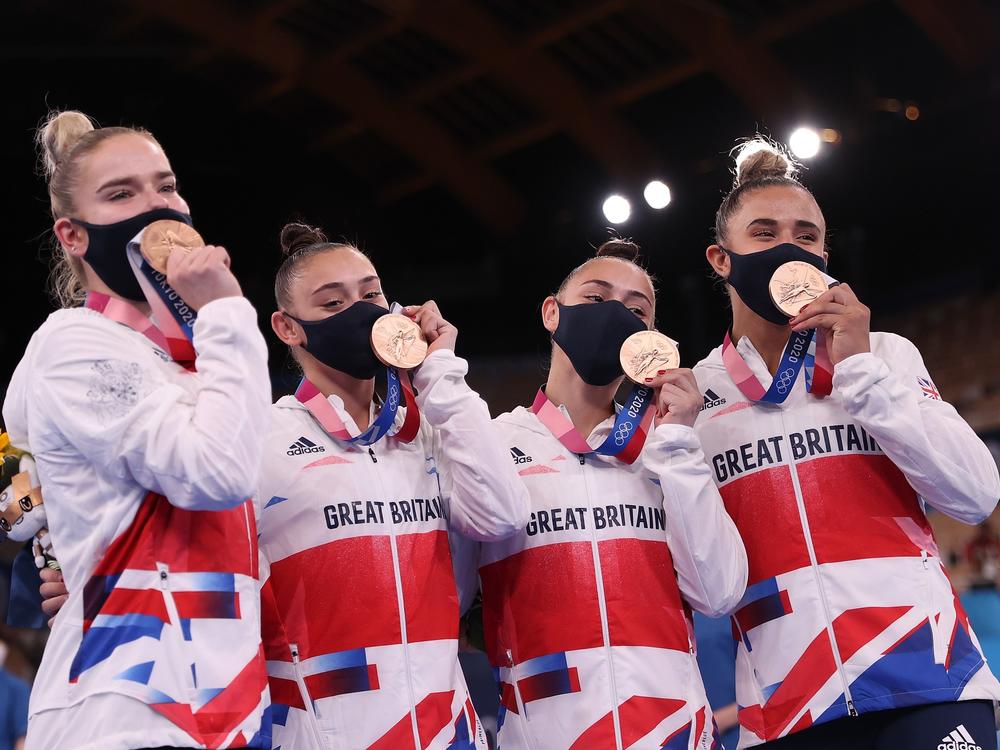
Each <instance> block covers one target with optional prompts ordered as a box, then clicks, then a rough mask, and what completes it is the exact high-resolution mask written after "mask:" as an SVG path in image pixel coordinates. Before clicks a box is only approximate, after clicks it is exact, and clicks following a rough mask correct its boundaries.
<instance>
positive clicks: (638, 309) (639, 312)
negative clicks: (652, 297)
mask: <svg viewBox="0 0 1000 750" xmlns="http://www.w3.org/2000/svg"><path fill="white" fill-rule="evenodd" d="M629 310H631V311H632V312H633V313H635V316H636V317H638V318H645V317H646V311H645V310H643V309H642V308H641V307H630V308H629Z"/></svg>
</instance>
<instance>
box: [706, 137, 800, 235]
mask: <svg viewBox="0 0 1000 750" xmlns="http://www.w3.org/2000/svg"><path fill="white" fill-rule="evenodd" d="M798 173H799V165H798V164H797V163H796V162H795V160H794V159H793V158H792V157H791V156H789V154H788V153H787V152H786V151H785V149H784V148H782V147H781V146H780V145H778V144H777V143H774V142H773V141H770V140H768V139H766V138H764V137H763V136H757V137H756V138H753V139H752V140H748V141H746V142H745V143H743V144H742V145H741V146H739V147H738V149H737V153H736V168H735V170H734V172H733V174H734V179H733V186H732V188H731V189H730V190H729V193H727V194H726V197H725V198H723V199H722V204H721V205H720V206H719V210H718V211H716V212H715V241H716V242H718V243H720V244H723V243H724V242H725V240H726V228H727V225H728V223H729V220H730V219H731V218H732V216H733V214H735V213H736V212H737V211H738V210H739V208H740V203H741V202H742V200H743V196H745V195H746V194H747V193H750V192H752V191H754V190H759V189H760V188H765V187H770V186H771V185H788V186H792V187H797V188H800V189H802V190H805V191H806V192H807V193H809V194H810V195H812V193H811V192H810V190H809V188H807V187H806V186H805V185H803V184H802V183H801V182H799V180H798V176H797V175H798Z"/></svg>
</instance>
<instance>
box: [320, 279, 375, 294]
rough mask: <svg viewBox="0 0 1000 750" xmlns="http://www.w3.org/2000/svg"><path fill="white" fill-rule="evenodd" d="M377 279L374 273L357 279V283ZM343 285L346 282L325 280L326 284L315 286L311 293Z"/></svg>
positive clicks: (341, 287)
mask: <svg viewBox="0 0 1000 750" xmlns="http://www.w3.org/2000/svg"><path fill="white" fill-rule="evenodd" d="M378 280H379V279H378V276H374V275H372V276H365V277H364V278H363V279H360V280H359V281H358V284H368V283H370V282H372V281H378ZM345 286H346V284H344V282H342V281H330V282H327V283H326V284H323V286H320V287H317V288H316V289H314V290H313V292H312V293H313V294H319V293H320V292H324V291H326V290H327V289H343V288H344V287H345Z"/></svg>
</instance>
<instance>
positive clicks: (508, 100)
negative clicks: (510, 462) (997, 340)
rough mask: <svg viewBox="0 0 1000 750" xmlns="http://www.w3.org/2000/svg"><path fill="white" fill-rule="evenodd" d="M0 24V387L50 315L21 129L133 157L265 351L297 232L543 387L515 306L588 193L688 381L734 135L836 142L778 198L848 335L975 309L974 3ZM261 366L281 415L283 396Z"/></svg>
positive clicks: (479, 355) (547, 3) (763, 3)
mask: <svg viewBox="0 0 1000 750" xmlns="http://www.w3.org/2000/svg"><path fill="white" fill-rule="evenodd" d="M0 14H2V24H0V28H2V31H0V34H2V39H3V43H2V53H0V54H2V63H3V70H4V76H3V80H4V96H3V100H4V102H5V106H4V110H5V112H4V115H3V118H2V124H0V127H2V128H3V131H2V133H0V174H2V175H3V183H4V185H5V192H6V199H5V201H4V205H5V208H6V210H5V211H4V219H5V226H4V230H5V231H4V233H5V235H6V237H7V246H6V248H5V250H6V253H7V258H6V261H7V262H6V266H5V267H6V274H5V281H6V283H5V284H4V292H5V302H6V308H7V319H6V324H5V325H4V326H3V327H2V328H0V346H2V352H3V357H2V363H0V368H2V371H0V383H5V382H6V379H7V377H8V375H9V373H10V371H11V370H12V369H13V367H14V365H15V364H16V362H17V361H18V359H19V358H20V356H21V353H22V351H23V348H24V345H25V343H26V341H27V339H28V337H29V335H30V333H31V331H33V330H34V329H35V328H36V327H37V326H38V325H39V323H40V322H41V321H42V320H43V319H44V317H45V316H46V315H47V314H48V312H49V310H50V309H51V305H50V302H49V300H48V299H47V298H46V296H45V293H44V291H43V286H44V279H45V275H46V267H45V265H44V264H43V263H42V262H40V261H39V258H40V256H43V255H44V254H45V252H46V247H47V245H46V238H47V237H48V235H47V229H48V228H49V226H50V224H51V220H50V218H49V216H48V199H47V195H46V191H45V185H44V182H43V180H42V179H41V178H40V177H39V176H38V175H37V173H36V155H35V151H34V147H33V144H32V136H33V130H34V128H35V126H36V125H37V124H38V123H39V121H41V120H42V118H44V116H45V114H46V112H47V110H48V108H59V109H66V108H78V109H81V110H83V111H84V112H86V113H88V114H90V115H92V116H93V117H95V118H96V119H97V120H98V121H99V122H100V123H101V124H102V125H113V124H139V125H143V126H146V127H147V128H149V129H150V130H151V131H152V132H153V133H154V135H155V136H156V137H157V138H158V139H159V140H160V142H161V143H162V144H163V146H164V148H165V149H166V151H167V153H168V155H169V157H170V158H171V160H172V162H173V166H174V168H175V170H176V172H177V174H178V175H179V178H180V185H181V190H182V193H183V195H184V196H185V197H186V199H187V200H188V202H189V203H190V205H191V207H192V211H193V215H194V218H195V223H196V226H197V227H198V229H199V230H200V231H201V233H202V234H203V235H204V236H205V237H206V238H207V239H208V240H210V241H211V242H215V243H219V244H223V245H225V246H226V247H227V248H228V249H229V250H230V252H231V253H232V255H233V257H234V264H235V270H236V273H237V275H238V276H239V278H240V280H241V281H242V283H243V285H244V289H245V291H246V292H247V294H248V295H249V296H250V298H251V299H252V300H253V302H254V303H255V305H256V306H257V308H258V310H259V311H260V313H261V322H262V324H263V325H264V326H265V330H266V331H267V330H269V326H268V324H267V316H268V313H269V312H270V310H271V309H272V304H273V297H272V294H271V283H272V279H273V272H274V270H275V269H276V267H277V265H278V263H279V261H280V256H279V251H278V244H277V237H278V232H279V230H280V228H281V226H282V224H283V223H284V222H285V221H286V220H288V219H290V218H293V217H300V218H304V219H306V220H307V221H310V222H313V223H318V224H321V225H322V226H324V227H325V228H326V229H327V231H328V233H329V234H330V235H331V236H333V237H342V238H346V239H348V240H351V241H355V242H357V243H358V244H359V245H361V246H362V247H363V248H364V249H365V250H366V251H367V252H368V253H369V254H370V255H371V256H372V258H373V260H374V261H375V263H376V265H377V267H378V268H379V270H380V273H381V275H382V277H383V280H384V284H385V287H386V291H387V295H388V296H389V297H390V298H393V299H399V300H402V301H404V302H414V301H418V300H419V301H422V300H424V299H426V298H430V297H433V298H434V299H436V300H438V301H439V303H440V304H441V307H442V309H443V311H444V313H445V314H446V316H447V317H448V318H450V319H451V320H452V321H453V322H455V323H456V324H457V325H458V327H459V329H460V331H461V336H460V339H459V348H460V353H463V354H465V355H467V356H469V357H471V358H472V360H473V372H472V377H473V380H475V379H476V377H477V375H479V374H483V375H484V376H488V375H489V374H490V373H492V372H494V371H495V368H499V370H501V371H502V370H503V368H504V367H508V366H509V367H514V368H515V369H517V368H519V369H520V371H522V372H524V371H528V372H529V375H527V376H526V378H533V379H535V380H540V379H541V364H540V363H541V361H542V359H543V355H544V352H545V351H546V349H547V341H546V337H545V335H544V331H543V330H542V328H541V325H540V323H539V320H538V307H539V303H540V302H541V300H542V299H543V297H544V296H545V294H546V293H548V292H549V291H551V290H552V289H553V288H555V287H556V286H557V285H558V283H559V282H560V281H561V279H562V278H563V276H564V275H565V274H566V272H567V271H568V270H569V269H570V268H572V267H573V266H575V265H576V264H577V263H579V262H581V261H582V260H584V259H585V258H586V257H588V255H589V254H590V253H591V252H592V250H591V248H592V247H594V246H596V245H597V244H600V242H601V241H602V240H604V239H605V238H606V237H607V236H608V233H609V230H608V228H607V227H608V225H607V222H606V220H605V219H604V217H603V215H602V213H601V203H602V202H603V200H604V197H605V196H606V195H607V194H609V193H611V192H620V193H622V194H625V195H627V196H628V197H629V198H630V199H631V200H632V204H633V214H632V218H631V219H630V221H629V222H628V223H626V224H624V225H620V226H619V227H618V228H617V229H616V231H617V232H620V233H621V234H624V235H627V236H631V237H633V238H634V239H636V240H637V241H638V242H639V243H640V244H641V245H642V246H643V248H644V252H645V256H646V259H647V261H648V264H649V266H650V268H651V270H652V271H653V272H654V273H655V275H656V276H657V278H658V279H659V295H660V296H659V308H658V319H659V326H660V328H661V329H662V330H663V331H665V332H667V333H668V334H669V335H671V336H672V337H674V338H676V339H678V340H679V341H680V342H681V351H682V357H683V360H684V363H685V364H687V365H691V364H694V362H696V361H697V360H698V359H700V358H701V357H702V356H704V355H705V354H706V353H707V351H708V350H709V349H710V348H711V347H713V346H715V345H716V344H717V343H718V342H719V341H720V339H721V336H722V333H723V331H724V329H725V325H726V319H727V312H726V305H725V301H724V299H723V297H722V296H721V294H720V293H719V292H718V291H717V290H715V289H713V285H712V281H711V279H710V278H709V274H708V268H707V264H706V262H705V260H704V248H705V246H706V245H707V244H708V243H709V241H710V239H711V231H710V230H711V227H712V224H713V216H714V211H715V209H716V208H717V206H718V203H719V201H720V199H721V197H722V195H723V193H724V192H725V191H726V190H727V189H728V187H729V185H730V182H731V175H730V172H729V170H730V169H731V160H730V159H729V157H728V152H729V150H730V149H731V148H732V147H733V146H734V144H735V143H736V142H737V140H738V139H740V138H743V137H746V136H750V135H753V134H754V133H755V132H757V131H760V132H762V133H765V134H769V135H771V136H773V137H775V138H776V139H778V140H786V139H787V137H788V135H789V134H790V132H791V131H792V130H793V129H794V127H796V126H797V125H799V124H809V125H812V126H814V127H817V128H832V129H835V130H836V131H837V132H838V133H839V136H840V141H839V142H838V143H832V144H825V147H824V149H823V151H822V152H821V153H820V155H819V156H818V157H816V158H815V159H813V160H811V161H810V162H809V163H808V170H807V172H806V174H805V177H804V181H805V182H806V184H807V185H809V186H810V187H811V188H812V189H813V191H814V192H815V194H816V196H817V198H818V200H819V203H820V206H821V208H822V209H823V211H824V213H825V215H826V218H827V222H828V224H829V226H830V229H831V235H830V243H831V246H832V260H831V272H832V273H833V274H834V275H836V276H837V277H838V278H840V279H842V280H845V281H849V282H850V283H851V284H852V285H853V286H854V287H855V289H856V290H857V292H858V293H859V296H860V297H861V299H862V300H863V301H865V302H866V303H867V304H869V306H870V307H871V308H872V309H873V324H874V327H875V328H883V327H885V326H886V323H887V321H891V320H892V318H891V317H889V318H887V317H886V316H891V315H893V314H896V315H900V314H902V315H904V316H905V315H906V314H907V311H908V310H909V309H910V308H911V307H912V306H913V305H917V304H920V303H925V302H927V301H932V300H935V299H939V298H942V297H949V296H953V295H955V294H966V295H968V294H972V295H974V296H975V295H981V294H989V293H991V291H992V290H994V289H995V288H996V284H997V271H998V268H1000V261H998V253H997V251H996V249H995V248H994V247H993V243H994V242H995V233H994V231H993V228H992V227H991V224H992V222H993V220H994V216H995V215H996V206H997V193H998V191H997V189H996V180H997V176H996V175H997V167H998V165H997V146H996V135H997V132H998V131H997V115H998V114H1000V111H998V110H1000V107H998V102H1000V96H998V95H1000V59H998V55H997V49H998V47H997V42H998V39H1000V33H998V18H1000V6H998V3H997V2H995V0H949V2H931V1H929V0H898V1H897V2H864V1H863V0H828V1H825V2H824V1H814V2H808V1H805V2H796V1H794V0H688V1H681V0H677V1H670V0H610V1H609V0H604V1H603V2H602V1H601V0H592V1H589V2H588V1H580V2H569V1H568V0H481V1H479V2H476V1H474V0H426V1H425V2H416V1H412V2H411V1H408V0H372V1H371V2H362V1H361V0H248V1H240V0H198V1H197V2H195V1H194V0H190V1H188V0H177V1H172V2H162V1H161V0H136V1H135V2H93V3H79V2H51V1H46V0H36V1H34V2H9V1H8V2H7V3H5V4H4V9H3V10H2V11H0ZM910 105H913V106H916V107H917V108H918V109H919V116H918V117H917V118H916V119H915V120H910V119H907V117H906V115H905V109H906V107H907V106H910ZM651 178H660V179H663V180H665V181H666V182H667V183H668V184H669V185H670V187H671V189H672V192H673V202H672V203H671V204H670V205H669V206H668V207H667V208H666V209H664V210H662V211H654V210H652V209H650V208H649V207H647V206H646V205H645V203H644V201H643V200H642V189H643V186H644V185H645V183H646V182H647V181H648V180H649V179H651ZM984 333H986V332H985V331H984ZM990 345H991V346H992V343H991V342H990ZM272 346H273V349H272V352H273V355H274V356H273V357H272V361H273V365H272V367H273V369H274V370H275V374H276V375H279V377H278V378H276V388H277V389H278V390H279V391H280V390H282V389H287V388H288V387H289V386H290V384H291V382H292V381H291V379H290V377H280V372H281V371H282V366H283V364H284V362H285V355H284V353H283V352H282V351H281V350H280V348H279V347H277V346H274V344H273V341H272ZM477 363H478V364H477ZM511 363H514V364H511ZM486 390H487V391H489V387H488V386H487V387H486ZM531 395H532V394H531V393H530V392H528V393H523V394H520V395H518V396H513V395H504V396H503V397H501V399H500V400H501V401H504V403H501V404H494V407H495V408H494V411H496V410H497V407H501V408H507V407H508V406H509V405H510V404H509V401H511V400H520V401H528V400H530V398H531ZM946 395H947V394H946Z"/></svg>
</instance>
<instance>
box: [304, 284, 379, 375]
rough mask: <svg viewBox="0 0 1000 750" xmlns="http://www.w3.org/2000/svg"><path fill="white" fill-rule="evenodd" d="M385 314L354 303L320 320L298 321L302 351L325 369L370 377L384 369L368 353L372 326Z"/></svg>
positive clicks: (377, 307)
mask: <svg viewBox="0 0 1000 750" xmlns="http://www.w3.org/2000/svg"><path fill="white" fill-rule="evenodd" d="M388 314H389V311H388V310H386V309H385V308H384V307H379V306H378V305H374V304H372V303H371V302H355V303H354V304H353V305H351V306H350V307H348V308H347V309H346V310H344V311H343V312H340V313H337V314H336V315H331V316H330V317H328V318H322V319H320V320H299V319H298V318H292V316H291V315H288V313H285V315H288V317H289V318H292V320H294V321H297V322H298V324H299V325H301V326H302V328H303V329H304V330H305V332H306V343H305V344H303V345H302V348H303V349H305V350H306V351H307V352H309V353H310V354H311V355H313V356H314V357H315V358H316V359H318V360H319V361H320V362H322V363H323V364H324V365H326V366H327V367H332V368H333V369H334V370H340V371H341V372H345V373H347V374H348V375H350V376H351V377H352V378H357V379H358V380H367V379H369V378H374V377H375V374H376V373H377V372H378V371H379V368H381V367H384V366H385V365H383V364H382V363H381V362H379V361H378V358H377V357H376V356H375V352H373V351H372V344H371V337H372V326H373V325H375V321H376V320H378V319H379V318H381V317H382V316H383V315H388Z"/></svg>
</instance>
